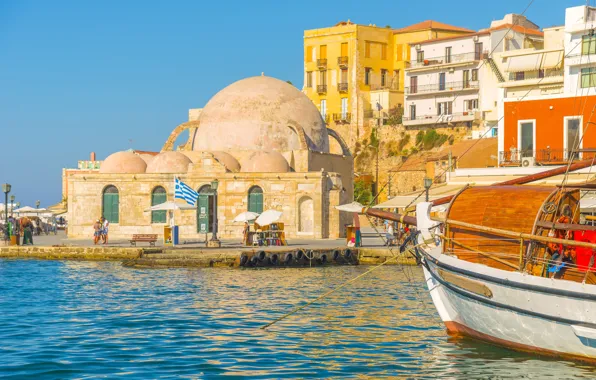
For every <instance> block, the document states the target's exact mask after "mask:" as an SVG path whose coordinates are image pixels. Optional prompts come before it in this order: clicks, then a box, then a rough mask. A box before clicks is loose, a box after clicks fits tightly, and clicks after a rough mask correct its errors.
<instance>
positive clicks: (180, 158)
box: [147, 151, 192, 173]
mask: <svg viewBox="0 0 596 380" xmlns="http://www.w3.org/2000/svg"><path fill="white" fill-rule="evenodd" d="M191 163H192V161H191V160H190V158H188V157H186V156H185V155H184V154H182V153H180V152H173V151H166V152H161V153H160V154H158V155H157V156H155V157H153V160H151V162H150V163H149V165H147V173H186V172H188V165H189V164H191Z"/></svg>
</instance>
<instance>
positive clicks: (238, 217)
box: [234, 211, 259, 222]
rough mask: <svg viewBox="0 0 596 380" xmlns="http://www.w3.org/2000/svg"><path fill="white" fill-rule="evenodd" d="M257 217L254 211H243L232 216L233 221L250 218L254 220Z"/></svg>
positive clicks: (249, 219) (247, 220)
mask: <svg viewBox="0 0 596 380" xmlns="http://www.w3.org/2000/svg"><path fill="white" fill-rule="evenodd" d="M258 217H259V214H257V213H256V212H252V211H244V212H243V213H240V214H238V215H236V217H235V218H234V222H249V221H251V220H255V219H256V218H258Z"/></svg>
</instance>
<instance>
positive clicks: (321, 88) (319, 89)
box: [317, 84, 327, 94]
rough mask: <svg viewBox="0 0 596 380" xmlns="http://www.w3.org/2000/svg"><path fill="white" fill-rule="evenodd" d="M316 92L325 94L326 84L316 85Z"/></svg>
mask: <svg viewBox="0 0 596 380" xmlns="http://www.w3.org/2000/svg"><path fill="white" fill-rule="evenodd" d="M317 92H318V93H319V94H326V93H327V85H326V84H319V85H317Z"/></svg>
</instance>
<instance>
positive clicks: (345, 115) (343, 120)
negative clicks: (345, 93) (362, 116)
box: [333, 112, 352, 124]
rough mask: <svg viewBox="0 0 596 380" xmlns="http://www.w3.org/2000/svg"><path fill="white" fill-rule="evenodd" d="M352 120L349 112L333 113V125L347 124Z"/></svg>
mask: <svg viewBox="0 0 596 380" xmlns="http://www.w3.org/2000/svg"><path fill="white" fill-rule="evenodd" d="M351 120H352V114H351V113H349V112H342V113H334V114H333V121H334V122H335V124H348V123H349V122H350V121H351Z"/></svg>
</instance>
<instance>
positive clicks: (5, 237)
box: [2, 183, 11, 242]
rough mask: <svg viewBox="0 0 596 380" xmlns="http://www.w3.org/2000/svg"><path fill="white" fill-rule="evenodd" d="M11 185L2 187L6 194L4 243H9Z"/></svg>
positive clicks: (7, 184) (6, 184)
mask: <svg viewBox="0 0 596 380" xmlns="http://www.w3.org/2000/svg"><path fill="white" fill-rule="evenodd" d="M10 188H11V186H10V184H9V183H5V184H3V185H2V191H3V192H4V223H5V225H4V229H5V231H4V241H5V242H8V193H10Z"/></svg>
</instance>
